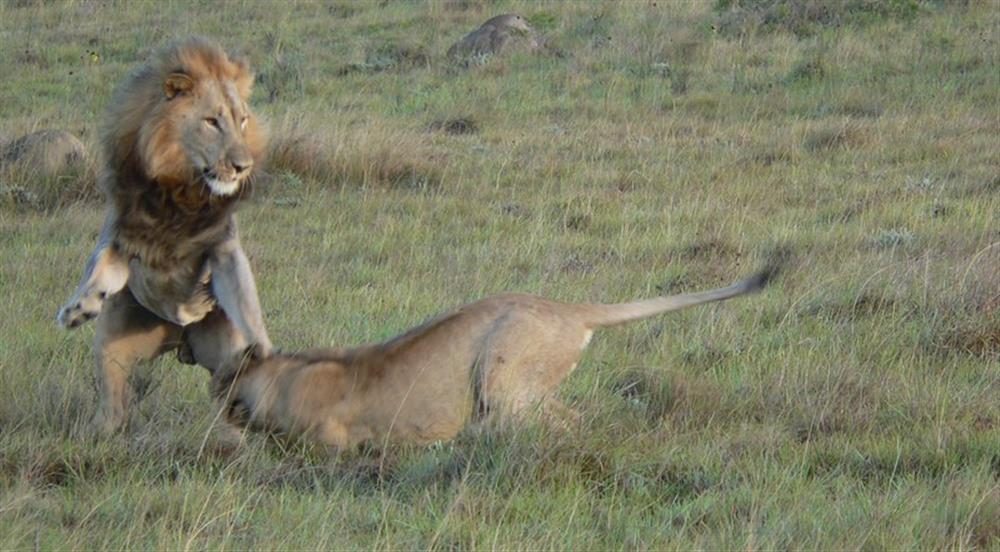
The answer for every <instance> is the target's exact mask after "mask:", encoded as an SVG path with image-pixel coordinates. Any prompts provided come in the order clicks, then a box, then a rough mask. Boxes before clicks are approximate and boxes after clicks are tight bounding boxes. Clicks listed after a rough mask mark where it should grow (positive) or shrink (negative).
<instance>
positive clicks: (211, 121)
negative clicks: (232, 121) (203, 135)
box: [205, 117, 220, 130]
mask: <svg viewBox="0 0 1000 552" xmlns="http://www.w3.org/2000/svg"><path fill="white" fill-rule="evenodd" d="M205 124H206V125H208V126H210V127H212V128H214V129H216V130H219V129H220V127H219V120H218V119H216V118H215V117H208V118H206V119H205Z"/></svg>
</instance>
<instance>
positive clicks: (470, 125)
mask: <svg viewBox="0 0 1000 552" xmlns="http://www.w3.org/2000/svg"><path fill="white" fill-rule="evenodd" d="M429 128H430V129H431V130H434V131H441V132H445V133H447V134H456V135H458V134H475V133H477V132H479V124H478V123H476V121H475V119H473V118H472V117H449V118H447V119H437V120H434V121H431V124H430V125H429Z"/></svg>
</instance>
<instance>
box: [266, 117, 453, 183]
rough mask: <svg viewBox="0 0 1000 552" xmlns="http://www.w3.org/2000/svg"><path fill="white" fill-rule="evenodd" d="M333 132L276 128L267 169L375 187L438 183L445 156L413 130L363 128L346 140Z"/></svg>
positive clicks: (320, 179)
mask: <svg viewBox="0 0 1000 552" xmlns="http://www.w3.org/2000/svg"><path fill="white" fill-rule="evenodd" d="M337 136H338V134H337V133H335V132H332V131H311V130H307V129H304V128H302V127H301V126H299V125H291V126H287V127H286V128H284V129H282V130H278V131H276V132H274V133H273V136H272V139H271V144H270V148H269V152H268V162H267V165H268V167H269V170H270V171H271V172H272V173H276V172H290V173H292V174H295V175H297V176H299V177H300V178H303V179H309V180H312V181H315V182H318V183H321V184H332V185H347V186H360V187H374V188H381V187H388V188H413V189H426V188H431V187H435V186H437V185H438V184H440V182H441V176H442V174H443V171H444V157H443V155H441V154H437V153H435V152H433V151H432V150H431V149H430V148H429V147H428V146H427V145H426V144H425V143H424V142H423V141H422V140H421V139H420V137H419V136H418V135H414V134H412V133H407V132H404V131H392V130H388V129H385V128H381V127H367V128H364V129H356V130H352V131H351V132H350V136H351V139H350V140H349V141H339V140H337Z"/></svg>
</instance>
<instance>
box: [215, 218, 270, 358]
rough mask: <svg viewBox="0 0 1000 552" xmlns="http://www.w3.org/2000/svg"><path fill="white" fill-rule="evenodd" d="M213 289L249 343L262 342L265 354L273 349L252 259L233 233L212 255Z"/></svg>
mask: <svg viewBox="0 0 1000 552" xmlns="http://www.w3.org/2000/svg"><path fill="white" fill-rule="evenodd" d="M209 263H210V267H211V270H212V292H213V294H214V295H215V298H216V300H218V302H219V305H220V306H221V307H222V310H223V311H225V313H226V317H227V318H228V319H229V320H230V321H231V322H232V323H233V324H234V325H235V326H236V328H237V329H238V330H239V331H240V333H241V334H243V336H244V338H245V339H246V343H256V344H258V345H260V347H261V349H262V351H263V353H262V354H263V355H265V356H266V355H268V354H270V352H271V348H272V346H271V338H270V337H268V335H267V329H266V328H265V327H264V316H263V314H262V313H261V309H260V301H259V300H258V299H257V284H256V282H254V279H253V273H252V272H251V271H250V261H249V260H247V256H246V253H244V252H243V248H242V247H241V246H240V242H239V239H237V238H235V237H233V238H230V239H228V240H226V241H225V242H223V243H222V244H220V245H219V246H217V247H216V248H215V250H214V251H213V253H212V255H211V257H210V258H209Z"/></svg>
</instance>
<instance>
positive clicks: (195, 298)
mask: <svg viewBox="0 0 1000 552" xmlns="http://www.w3.org/2000/svg"><path fill="white" fill-rule="evenodd" d="M211 281H212V271H211V268H210V267H209V265H208V263H207V262H203V263H201V266H200V267H195V268H184V267H175V268H173V269H171V270H155V269H152V268H150V267H149V266H147V265H145V264H143V263H142V261H140V260H139V259H132V260H130V261H129V280H128V286H129V289H130V290H131V291H132V295H134V296H135V298H136V300H137V301H139V303H140V304H141V305H142V306H144V307H146V308H147V309H149V310H150V311H151V312H153V313H154V314H156V315H157V316H159V317H160V318H163V319H164V320H168V321H170V322H173V323H174V324H178V325H180V326H186V325H188V324H193V323H195V322H198V321H199V320H201V319H203V318H205V316H206V315H208V313H209V312H211V311H212V309H214V308H215V305H216V301H215V297H214V296H213V295H212V289H211Z"/></svg>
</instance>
